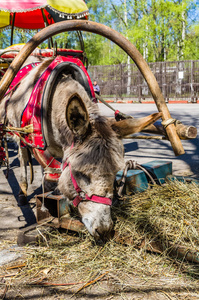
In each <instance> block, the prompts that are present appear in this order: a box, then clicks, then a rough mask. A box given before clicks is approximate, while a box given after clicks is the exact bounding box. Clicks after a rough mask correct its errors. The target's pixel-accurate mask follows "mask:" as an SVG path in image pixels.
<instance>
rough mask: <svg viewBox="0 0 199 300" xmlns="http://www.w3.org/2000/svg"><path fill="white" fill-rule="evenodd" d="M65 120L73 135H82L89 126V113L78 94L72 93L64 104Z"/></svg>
mask: <svg viewBox="0 0 199 300" xmlns="http://www.w3.org/2000/svg"><path fill="white" fill-rule="evenodd" d="M66 121H67V124H68V126H69V128H70V130H71V131H72V132H73V133H74V135H75V136H79V137H81V136H83V135H85V134H86V132H87V130H88V127H89V124H90V123H89V115H88V112H87V109H86V107H85V105H84V102H83V101H82V99H81V98H80V96H79V95H77V94H74V95H73V96H71V98H70V99H69V101H68V104H67V106H66Z"/></svg>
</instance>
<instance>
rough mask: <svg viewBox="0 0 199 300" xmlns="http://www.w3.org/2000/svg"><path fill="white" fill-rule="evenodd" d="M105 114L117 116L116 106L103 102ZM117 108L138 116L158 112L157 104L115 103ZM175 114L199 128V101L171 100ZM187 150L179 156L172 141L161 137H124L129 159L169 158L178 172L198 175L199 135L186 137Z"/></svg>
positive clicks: (185, 146)
mask: <svg viewBox="0 0 199 300" xmlns="http://www.w3.org/2000/svg"><path fill="white" fill-rule="evenodd" d="M99 106H100V108H101V111H102V113H103V114H105V115H107V116H113V113H112V110H110V109H109V108H107V107H106V106H105V105H104V104H99ZM111 106H112V107H113V108H114V109H118V110H120V111H121V112H123V113H126V114H130V115H132V116H134V117H137V118H139V117H143V116H146V115H147V114H152V113H154V112H157V107H156V105H155V104H118V103H117V104H113V103H111ZM168 108H169V110H170V113H171V116H172V117H173V118H175V119H178V120H180V121H181V122H183V124H185V125H192V126H195V127H196V128H197V129H198V131H199V117H198V116H199V105H198V104H168ZM182 144H183V147H184V150H185V154H184V155H181V156H178V157H176V156H175V155H174V153H173V150H172V147H171V145H170V143H169V142H168V141H159V140H132V141H131V140H124V145H125V154H126V158H127V159H134V160H136V161H137V162H138V163H145V162H148V161H151V160H157V159H158V160H168V161H172V163H173V172H174V173H175V174H178V175H181V174H182V175H194V176H196V177H197V176H198V177H199V151H198V149H199V138H198V137H197V138H196V139H194V140H189V141H182Z"/></svg>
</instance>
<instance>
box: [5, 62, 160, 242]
mask: <svg viewBox="0 0 199 300" xmlns="http://www.w3.org/2000/svg"><path fill="white" fill-rule="evenodd" d="M51 62H52V60H45V61H43V62H42V63H41V64H40V65H38V66H37V67H35V68H34V69H33V70H32V71H30V73H29V74H28V75H27V76H26V77H25V78H24V79H23V80H22V81H21V84H20V86H19V87H18V88H17V89H16V90H15V91H14V92H13V94H12V95H11V97H10V99H9V101H7V100H8V97H7V96H6V97H5V98H4V99H3V101H2V102H1V104H0V121H3V119H4V118H5V114H6V118H7V122H8V124H11V125H12V126H15V127H20V119H21V115H22V113H23V110H24V107H25V106H26V104H27V102H28V99H29V97H30V95H31V92H32V90H33V87H34V84H35V82H36V81H37V79H38V78H39V76H40V75H41V74H42V72H44V70H45V69H46V67H47V66H48V65H49V64H50V63H51ZM27 63H28V62H27ZM6 101H7V105H6V106H7V108H6V113H5V103H6ZM160 117H161V113H154V114H152V115H149V116H147V117H144V118H139V119H134V118H132V119H125V120H120V121H115V120H114V119H112V118H111V119H109V118H106V117H104V116H102V115H101V114H100V111H99V108H98V106H97V104H96V103H94V102H92V101H91V99H90V98H89V96H88V93H87V92H86V90H85V88H84V87H83V86H82V85H81V84H80V83H79V82H78V81H77V80H75V79H73V78H72V77H71V76H70V75H65V74H64V73H63V74H62V73H61V74H60V75H59V76H58V79H57V80H56V82H55V83H54V86H53V92H52V94H51V96H50V101H49V105H48V109H47V120H46V121H47V129H46V130H45V135H46V140H47V141H48V143H47V149H48V151H49V152H50V153H51V155H52V156H53V157H59V158H61V159H62V172H61V176H60V178H59V182H58V189H59V191H60V192H61V193H62V194H63V195H64V196H65V197H66V198H67V199H68V201H69V202H70V203H71V202H72V201H73V200H74V199H75V205H76V206H77V207H78V211H79V214H80V217H81V220H82V222H83V223H84V224H85V226H86V228H87V229H88V231H89V232H90V234H91V235H93V236H94V238H95V239H100V238H102V237H104V236H106V235H107V234H108V233H109V232H110V231H111V229H112V226H113V221H112V219H111V208H110V207H111V201H112V199H113V186H114V179H115V176H116V173H117V172H118V171H119V170H121V169H123V168H124V165H125V161H124V148H123V144H122V138H124V137H125V136H126V135H129V134H133V133H136V132H139V131H141V130H142V129H143V128H144V127H146V126H148V125H149V124H152V123H154V122H155V121H156V120H157V119H159V118H160ZM27 149H28V147H27V148H21V147H19V160H20V167H21V178H20V183H19V185H20V189H21V190H20V193H22V194H24V195H27V188H28V183H27V167H26V166H27V160H28V150H27ZM30 150H31V149H30Z"/></svg>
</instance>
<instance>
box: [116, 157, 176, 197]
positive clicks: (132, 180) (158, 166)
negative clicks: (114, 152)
mask: <svg viewBox="0 0 199 300" xmlns="http://www.w3.org/2000/svg"><path fill="white" fill-rule="evenodd" d="M141 166H142V167H144V168H146V170H147V171H148V172H149V173H150V175H151V176H152V177H153V179H154V180H155V181H156V182H157V183H159V184H162V183H165V178H166V176H168V175H171V174H172V162H168V161H161V160H154V161H151V162H148V163H145V164H142V165H141ZM122 174H123V171H119V172H118V173H117V174H116V181H117V184H120V181H121V179H122ZM149 182H150V179H149V177H148V176H146V174H145V172H144V171H142V170H128V172H127V176H126V183H125V186H124V189H123V194H126V195H130V194H134V193H139V192H143V191H145V190H146V189H147V188H148V183H149Z"/></svg>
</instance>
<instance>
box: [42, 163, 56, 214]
mask: <svg viewBox="0 0 199 300" xmlns="http://www.w3.org/2000/svg"><path fill="white" fill-rule="evenodd" d="M53 160H54V157H53V158H52V159H51V161H50V162H49V164H48V165H47V166H46V167H45V169H44V173H43V176H42V205H41V211H43V212H46V211H48V209H47V208H46V207H45V204H44V193H45V191H44V180H45V175H46V174H48V173H49V169H50V168H49V166H50V164H51V163H52V161H53ZM51 169H52V168H51Z"/></svg>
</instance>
